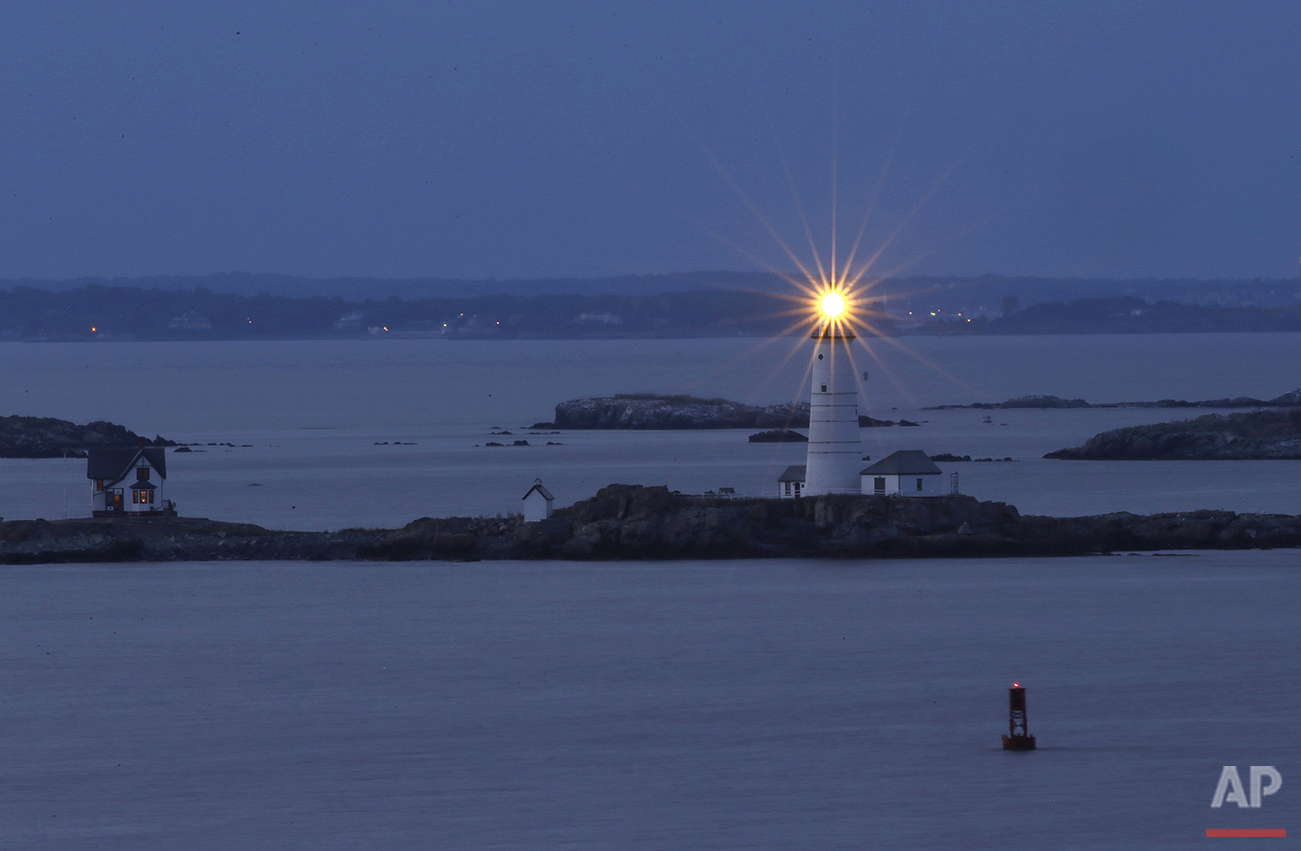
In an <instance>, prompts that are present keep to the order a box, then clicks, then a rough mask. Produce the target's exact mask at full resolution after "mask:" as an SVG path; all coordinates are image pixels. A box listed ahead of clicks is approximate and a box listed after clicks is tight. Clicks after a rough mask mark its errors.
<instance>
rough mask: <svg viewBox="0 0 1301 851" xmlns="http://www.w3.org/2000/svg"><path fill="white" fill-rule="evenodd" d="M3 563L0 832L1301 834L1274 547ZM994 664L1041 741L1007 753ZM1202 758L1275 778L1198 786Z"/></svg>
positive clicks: (700, 843)
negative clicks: (868, 556)
mask: <svg viewBox="0 0 1301 851" xmlns="http://www.w3.org/2000/svg"><path fill="white" fill-rule="evenodd" d="M0 587H3V589H4V593H3V595H0V632H2V635H3V642H2V643H0V663H2V664H3V673H4V692H3V697H2V698H0V724H2V725H3V727H2V728H3V730H4V739H3V742H4V753H5V757H4V761H3V763H2V764H3V769H2V771H0V845H3V846H4V847H10V848H33V849H38V848H48V849H67V848H116V849H137V848H155V847H156V848H169V849H174V848H187V849H190V848H195V849H206V848H213V849H216V848H222V849H225V848H312V849H319V848H339V849H354V848H503V849H506V848H508V849H537V848H547V849H551V848H627V849H652V848H653V849H681V848H773V849H777V848H781V849H786V848H810V849H824V848H855V849H857V848H872V847H881V848H946V849H947V848H1006V847H1015V846H1019V847H1025V848H1136V849H1137V848H1187V847H1189V846H1192V845H1201V844H1202V843H1214V842H1220V843H1223V842H1226V841H1228V840H1207V839H1205V838H1204V832H1205V829H1206V828H1207V827H1220V826H1250V827H1285V828H1289V829H1291V830H1292V831H1293V832H1294V833H1295V831H1298V830H1301V819H1298V818H1297V816H1298V813H1301V807H1299V806H1298V804H1297V800H1298V790H1301V759H1299V757H1301V733H1299V732H1298V729H1297V718H1298V715H1299V714H1301V691H1299V690H1298V685H1297V684H1298V677H1299V675H1301V662H1299V660H1301V652H1299V651H1301V647H1299V645H1301V638H1298V630H1297V623H1298V619H1297V612H1298V610H1299V609H1301V570H1298V553H1296V552H1287V551H1274V552H1265V553H1241V554H1204V555H1198V556H1176V557H1152V556H1128V557H1125V556H1121V557H1112V558H1101V557H1100V558H1087V559H1062V560H1022V561H1011V562H988V561H946V562H926V561H918V562H877V563H870V562H852V563H851V562H845V563H839V562H837V563H824V562H816V561H786V562H764V561H759V562H754V561H750V562H739V563H736V564H728V563H700V562H690V563H677V564H620V565H613V564H595V565H577V564H564V563H538V564H468V565H459V564H453V565H444V564H435V565H428V564H415V565H397V566H395V565H381V566H375V565H363V564H304V565H286V564H251V565H250V564H245V565H232V564H228V563H227V564H220V565H191V566H167V567H163V566H134V567H112V566H87V567H65V568H59V567H42V568H19V569H7V570H6V571H4V573H3V575H2V577H0ZM1013 680H1018V681H1020V682H1021V683H1023V684H1025V685H1026V686H1028V689H1029V692H1028V694H1029V720H1030V729H1031V732H1033V733H1035V734H1036V735H1037V736H1038V738H1039V742H1040V745H1041V748H1040V750H1038V751H1036V752H1034V753H1026V754H1016V753H1007V752H1004V751H1002V750H1001V749H1000V747H999V736H1000V735H1001V733H1002V732H1004V731H1005V730H1006V691H1005V689H1006V687H1007V686H1008V685H1010V684H1011V682H1012V681H1013ZM1225 764H1236V765H1238V766H1240V768H1241V770H1242V772H1243V776H1244V779H1245V778H1246V776H1247V766H1249V765H1252V764H1269V765H1274V766H1276V767H1277V768H1278V769H1279V771H1280V772H1281V773H1282V775H1283V778H1284V785H1283V788H1282V790H1281V791H1280V792H1279V793H1278V794H1276V795H1274V796H1272V797H1269V798H1266V799H1265V806H1264V807H1263V808H1262V809H1260V810H1253V811H1246V810H1244V811H1242V812H1238V811H1237V808H1236V807H1232V806H1230V809H1228V810H1212V809H1210V807H1209V803H1210V800H1211V797H1212V794H1213V792H1214V790H1215V784H1216V781H1217V780H1218V778H1219V773H1220V767H1221V766H1222V765H1225ZM1275 844H1278V843H1277V841H1275Z"/></svg>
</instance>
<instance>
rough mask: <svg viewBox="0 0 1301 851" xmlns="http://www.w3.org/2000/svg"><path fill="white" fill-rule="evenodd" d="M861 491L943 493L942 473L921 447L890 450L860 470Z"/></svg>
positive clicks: (904, 494) (868, 492) (925, 494)
mask: <svg viewBox="0 0 1301 851" xmlns="http://www.w3.org/2000/svg"><path fill="white" fill-rule="evenodd" d="M859 475H860V476H862V480H863V493H864V494H870V495H874V496H888V495H891V494H897V495H899V496H943V495H944V487H943V485H944V473H943V472H942V471H941V470H940V468H939V467H937V466H935V462H934V461H932V460H931V459H930V456H928V455H927V454H926V453H925V452H923V451H922V450H920V449H901V450H899V451H898V452H891V453H890V454H889V455H887V456H886V457H884V458H882V459H881V460H880V461H877V462H876V463H875V464H873V465H872V466H870V467H868V468H867V469H865V470H863V471H862V472H861V473H859Z"/></svg>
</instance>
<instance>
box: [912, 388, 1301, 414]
mask: <svg viewBox="0 0 1301 851" xmlns="http://www.w3.org/2000/svg"><path fill="white" fill-rule="evenodd" d="M1297 406H1301V389H1297V390H1292V391H1289V392H1287V393H1284V394H1283V395H1282V396H1275V397H1274V398H1273V399H1254V398H1252V397H1250V396H1234V397H1233V398H1231V399H1203V400H1201V401H1198V402H1187V401H1184V400H1183V399H1159V400H1157V401H1155V402H1109V403H1103V404H1092V403H1090V402H1086V401H1084V400H1083V399H1061V398H1059V397H1057V396H1041V395H1031V396H1018V397H1017V398H1015V399H1008V400H1007V401H1005V402H974V403H972V404H970V405H936V406H934V407H931V408H926V409H925V410H928V411H949V410H957V409H976V410H995V409H1008V408H1295V407H1297Z"/></svg>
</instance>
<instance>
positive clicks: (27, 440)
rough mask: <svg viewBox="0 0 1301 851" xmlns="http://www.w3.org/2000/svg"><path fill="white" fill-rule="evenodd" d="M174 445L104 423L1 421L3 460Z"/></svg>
mask: <svg viewBox="0 0 1301 851" xmlns="http://www.w3.org/2000/svg"><path fill="white" fill-rule="evenodd" d="M175 445H176V443H175V442H173V441H171V440H165V439H164V438H161V437H155V438H154V439H153V440H149V439H147V438H144V437H141V436H140V435H138V434H136V433H135V432H133V431H131V430H130V429H128V428H126V427H125V426H120V425H117V424H116V423H110V422H104V421H103V420H97V421H95V422H93V423H87V424H86V425H77V424H76V423H73V422H69V421H68V420H59V419H55V418H54V417H17V416H14V417H0V458H63V457H78V458H79V457H84V456H85V454H86V450H88V449H92V448H94V447H97V446H175Z"/></svg>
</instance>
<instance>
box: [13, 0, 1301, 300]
mask: <svg viewBox="0 0 1301 851" xmlns="http://www.w3.org/2000/svg"><path fill="white" fill-rule="evenodd" d="M2 23H3V32H4V35H3V37H2V38H3V45H4V49H3V52H2V53H0V63H3V65H2V66H0V67H3V69H4V70H3V80H4V85H3V86H0V115H3V117H4V118H3V120H4V134H3V144H4V149H3V150H4V154H3V157H2V158H0V191H2V193H3V194H2V196H0V197H2V198H3V202H2V203H0V239H2V240H3V246H2V250H0V277H3V278H16V277H33V278H46V279H49V278H70V277H77V276H86V275H101V276H136V275H157V274H209V273H214V272H229V271H248V272H275V273H286V274H292V275H304V276H311V277H333V276H344V275H348V276H375V277H422V276H434V277H456V278H488V277H495V278H531V277H544V276H581V277H590V276H606V275H619V274H629V273H634V274H640V273H657V272H675V271H692V270H713V269H735V270H744V269H759V268H764V267H765V266H776V267H778V268H779V269H782V270H788V269H793V268H794V264H793V262H792V261H790V260H789V259H787V258H786V257H785V256H784V255H783V252H782V250H781V249H780V247H779V246H778V243H777V239H776V238H775V237H774V235H773V233H772V232H770V230H769V227H771V228H772V230H773V231H775V233H776V234H777V236H779V237H781V238H782V239H786V240H788V241H789V242H790V243H791V244H792V246H793V247H794V248H795V249H796V251H797V253H798V254H799V255H800V256H801V257H802V258H808V257H809V256H810V253H811V251H810V248H809V244H808V240H807V238H806V237H805V236H804V225H803V224H802V219H804V220H807V222H808V224H809V227H810V228H811V231H812V233H813V234H814V235H815V237H816V239H817V242H818V246H819V250H820V251H821V252H822V253H823V254H824V255H825V254H827V253H829V251H830V238H829V237H830V234H831V232H832V229H833V224H832V222H833V219H832V211H833V209H837V210H838V216H837V221H838V233H839V244H840V250H841V251H842V256H843V251H844V249H845V247H846V246H847V245H848V244H850V243H852V242H853V240H854V237H855V236H856V234H857V233H858V231H859V228H860V226H861V225H863V223H864V221H866V228H865V230H864V243H863V244H864V249H863V255H864V256H865V255H866V254H867V253H871V252H875V251H876V250H877V249H879V248H881V247H882V246H886V248H885V250H884V252H883V253H882V255H881V258H880V260H879V261H878V263H877V265H876V267H875V268H877V269H878V270H879V271H881V272H883V273H887V272H889V273H900V274H957V275H977V274H983V273H998V274H1016V275H1049V276H1105V277H1122V278H1134V277H1148V276H1156V277H1182V276H1191V277H1203V278H1208V277H1255V276H1263V277H1295V276H1296V275H1297V271H1298V266H1297V264H1298V256H1301V216H1299V215H1298V212H1299V206H1298V204H1299V202H1301V180H1299V179H1298V166H1299V161H1298V155H1299V154H1301V7H1299V6H1297V4H1296V3H1295V0H1293V2H1263V1H1260V0H1253V2H1251V3H1206V2H1169V3H1136V2H1133V0H1129V1H1128V2H1098V1H1097V0H1092V2H1045V0H1037V1H1036V2H982V3H974V2H973V3H954V2H917V0H909V2H894V3H867V2H841V3H818V2H754V0H712V2H705V1H704V0H696V1H695V2H674V1H673V0H659V2H655V3H626V2H491V0H489V1H487V2H485V0H477V1H476V2H451V3H446V2H430V0H425V2H401V0H386V2H373V3H368V2H349V3H344V2H313V3H285V2H279V0H259V2H255V3H226V2H218V3H202V4H200V3H185V4H178V3H171V2H167V3H164V2H158V3H142V2H108V3H85V2H76V3H67V2H34V1H33V2H14V3H10V4H8V5H7V6H6V8H5V12H4V15H3V21H2ZM833 173H834V175H835V179H834V181H833ZM833 186H834V191H833ZM869 212H870V216H869V215H868V214H869ZM896 234H897V236H896Z"/></svg>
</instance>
